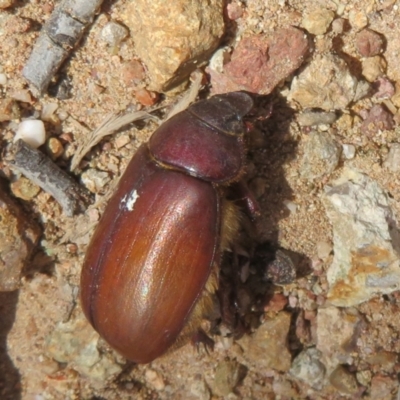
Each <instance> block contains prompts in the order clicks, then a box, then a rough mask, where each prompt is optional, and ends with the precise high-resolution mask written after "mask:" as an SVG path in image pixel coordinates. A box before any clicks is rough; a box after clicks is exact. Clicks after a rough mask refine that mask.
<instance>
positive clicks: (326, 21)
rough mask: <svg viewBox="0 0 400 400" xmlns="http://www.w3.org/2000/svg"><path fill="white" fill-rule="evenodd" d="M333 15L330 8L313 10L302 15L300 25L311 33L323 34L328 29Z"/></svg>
mask: <svg viewBox="0 0 400 400" xmlns="http://www.w3.org/2000/svg"><path fill="white" fill-rule="evenodd" d="M334 17H335V13H334V12H333V11H331V10H326V9H320V10H315V11H313V12H311V13H309V14H306V15H305V16H304V18H303V21H302V25H303V27H304V28H305V29H306V30H307V31H308V32H310V33H311V34H312V35H323V34H324V33H326V31H327V30H328V28H329V25H330V24H331V22H332V21H333V18H334Z"/></svg>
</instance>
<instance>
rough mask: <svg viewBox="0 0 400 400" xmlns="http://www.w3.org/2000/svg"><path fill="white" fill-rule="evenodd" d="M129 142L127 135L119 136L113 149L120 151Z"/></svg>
mask: <svg viewBox="0 0 400 400" xmlns="http://www.w3.org/2000/svg"><path fill="white" fill-rule="evenodd" d="M130 141H131V138H130V137H129V135H121V136H118V137H117V138H116V139H115V147H116V148H117V149H121V148H122V147H124V146H126V145H127V144H128V143H129V142H130Z"/></svg>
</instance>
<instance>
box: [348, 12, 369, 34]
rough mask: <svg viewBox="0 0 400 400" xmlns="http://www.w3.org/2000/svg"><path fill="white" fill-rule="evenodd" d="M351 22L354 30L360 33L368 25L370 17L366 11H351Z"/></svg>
mask: <svg viewBox="0 0 400 400" xmlns="http://www.w3.org/2000/svg"><path fill="white" fill-rule="evenodd" d="M349 22H350V25H351V27H352V28H354V29H355V30H357V31H360V30H361V29H363V28H365V27H366V26H367V25H368V17H367V16H366V15H365V13H364V11H355V10H351V11H350V12H349Z"/></svg>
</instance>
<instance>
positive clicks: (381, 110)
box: [360, 104, 394, 137]
mask: <svg viewBox="0 0 400 400" xmlns="http://www.w3.org/2000/svg"><path fill="white" fill-rule="evenodd" d="M393 127H394V121H393V115H392V114H391V113H390V112H389V111H388V110H387V109H386V108H385V107H384V106H382V105H381V104H375V105H374V106H372V108H371V109H370V110H369V112H368V115H367V118H365V120H364V121H363V123H362V125H361V128H360V129H361V132H362V133H363V134H364V135H366V136H368V137H374V136H375V135H376V134H378V133H379V132H380V131H384V130H390V129H393Z"/></svg>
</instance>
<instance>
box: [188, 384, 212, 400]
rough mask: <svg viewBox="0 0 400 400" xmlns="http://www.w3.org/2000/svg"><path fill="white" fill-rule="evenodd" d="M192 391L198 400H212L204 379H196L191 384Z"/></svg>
mask: <svg viewBox="0 0 400 400" xmlns="http://www.w3.org/2000/svg"><path fill="white" fill-rule="evenodd" d="M190 393H191V394H193V396H195V397H196V399H198V400H210V398H211V394H210V390H209V389H208V386H207V384H206V383H205V382H204V380H203V379H196V380H195V381H194V382H193V383H192V385H191V386H190Z"/></svg>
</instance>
